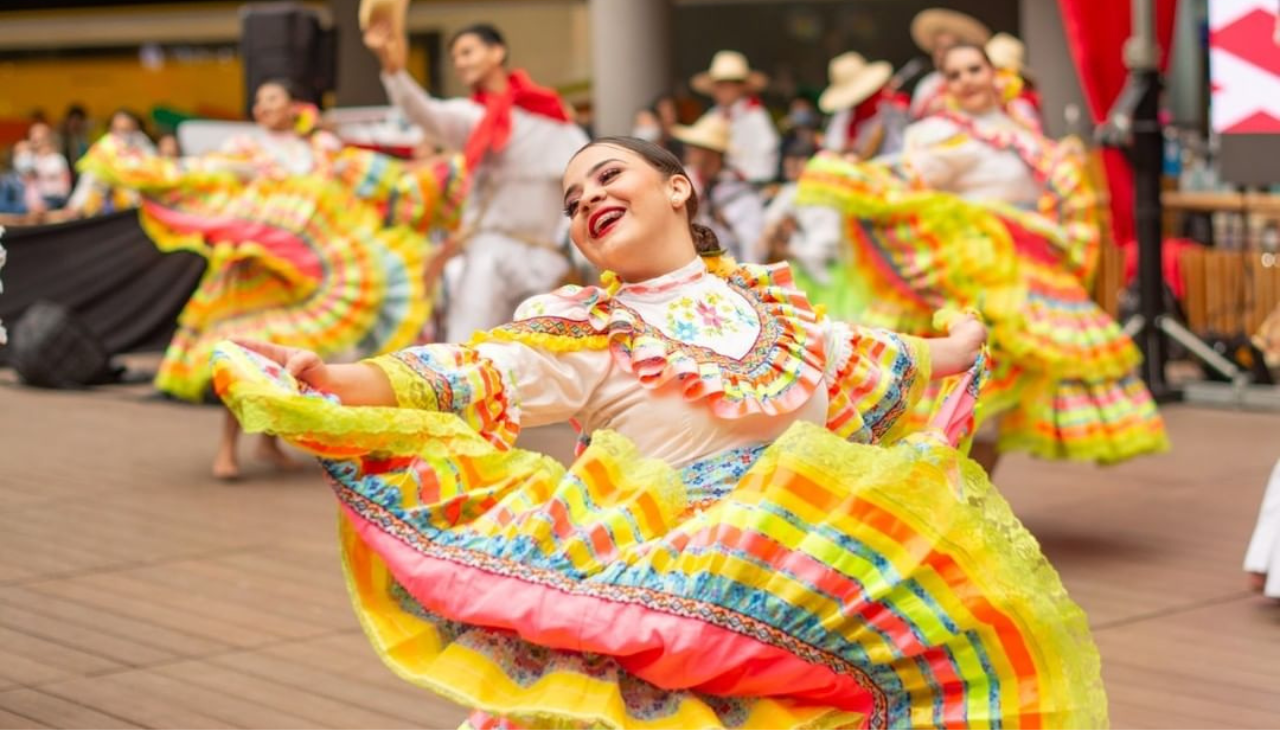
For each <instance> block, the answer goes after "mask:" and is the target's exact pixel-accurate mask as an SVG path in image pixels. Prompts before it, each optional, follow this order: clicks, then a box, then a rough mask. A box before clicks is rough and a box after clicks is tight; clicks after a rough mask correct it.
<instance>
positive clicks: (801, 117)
mask: <svg viewBox="0 0 1280 730" xmlns="http://www.w3.org/2000/svg"><path fill="white" fill-rule="evenodd" d="M789 118H790V119H791V126H793V127H816V126H818V115H817V114H814V113H813V112H812V111H811V110H809V109H797V110H796V111H793V112H791V115H790V117H789Z"/></svg>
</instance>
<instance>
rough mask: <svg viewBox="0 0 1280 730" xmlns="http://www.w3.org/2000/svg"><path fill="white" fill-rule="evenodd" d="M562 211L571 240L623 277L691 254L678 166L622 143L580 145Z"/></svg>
mask: <svg viewBox="0 0 1280 730" xmlns="http://www.w3.org/2000/svg"><path fill="white" fill-rule="evenodd" d="M564 191H565V195H564V201H565V214H566V215H567V216H569V221H570V234H571V235H572V237H573V243H574V245H576V246H577V247H578V250H579V251H581V252H582V255H583V256H585V257H586V259H587V260H588V261H590V262H591V263H592V264H593V265H594V266H596V267H597V268H599V269H602V270H608V271H613V272H616V273H617V274H618V275H619V276H620V277H621V278H622V279H623V280H624V281H643V280H645V279H650V278H653V277H655V276H661V275H663V274H666V273H669V272H670V271H673V270H674V269H675V268H678V267H679V266H681V265H683V264H684V263H687V262H688V261H690V260H691V259H692V257H693V255H694V250H693V239H692V236H691V234H690V232H689V218H688V213H687V212H686V209H685V208H686V205H687V204H688V202H689V199H690V196H691V195H693V186H692V184H691V183H690V182H689V179H688V178H687V177H685V176H684V175H683V174H672V175H670V176H668V175H667V174H666V173H664V172H662V171H659V170H658V169H655V168H654V167H653V166H651V165H650V164H649V163H648V162H647V161H646V160H645V159H644V158H643V157H641V156H640V155H638V154H636V153H635V152H632V151H631V150H628V149H625V148H623V147H617V146H614V145H610V144H597V145H591V146H589V147H586V148H584V149H583V150H582V151H581V152H579V153H578V154H577V156H576V157H574V158H573V160H571V161H570V162H569V167H568V169H566V170H565V173H564Z"/></svg>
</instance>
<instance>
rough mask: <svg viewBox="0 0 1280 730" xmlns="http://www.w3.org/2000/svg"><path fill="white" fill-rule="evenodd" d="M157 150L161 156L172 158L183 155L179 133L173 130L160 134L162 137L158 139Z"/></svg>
mask: <svg viewBox="0 0 1280 730" xmlns="http://www.w3.org/2000/svg"><path fill="white" fill-rule="evenodd" d="M156 152H157V153H158V154H159V155H160V156H161V157H168V158H169V159H171V160H176V159H178V158H179V157H181V156H182V147H181V146H180V145H179V144H178V135H176V134H174V133H173V132H165V133H164V134H162V135H160V139H158V140H156Z"/></svg>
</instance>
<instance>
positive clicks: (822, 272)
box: [764, 183, 849, 284]
mask: <svg viewBox="0 0 1280 730" xmlns="http://www.w3.org/2000/svg"><path fill="white" fill-rule="evenodd" d="M798 189H799V186H798V185H797V184H796V183H787V184H786V185H783V186H782V188H781V189H779V190H778V194H777V195H775V196H774V197H773V200H772V201H770V202H769V207H768V208H767V209H766V210H765V214H764V217H765V226H766V227H771V226H774V225H777V224H778V223H780V222H781V221H782V220H783V219H784V218H786V217H788V216H790V217H791V218H793V219H794V220H795V222H796V230H795V232H794V233H792V234H791V238H789V239H788V240H787V250H788V251H789V253H790V258H791V260H792V262H793V263H794V264H795V265H798V266H799V267H800V268H802V269H804V273H806V274H808V275H809V277H810V278H812V279H813V280H814V281H816V282H818V283H819V284H828V283H830V281H831V274H830V272H829V271H828V267H829V266H830V265H831V264H832V263H835V262H837V261H840V260H842V259H843V258H844V254H845V252H847V251H848V250H849V247H848V246H846V245H845V243H844V232H843V215H842V214H841V213H840V211H839V210H837V209H835V208H829V207H825V206H818V205H796V191H797V190H798Z"/></svg>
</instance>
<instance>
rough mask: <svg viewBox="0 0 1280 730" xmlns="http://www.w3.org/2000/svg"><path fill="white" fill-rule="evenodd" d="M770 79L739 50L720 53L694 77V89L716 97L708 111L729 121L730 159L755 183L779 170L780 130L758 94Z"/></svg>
mask: <svg viewBox="0 0 1280 730" xmlns="http://www.w3.org/2000/svg"><path fill="white" fill-rule="evenodd" d="M768 83H769V77H768V76H765V75H764V74H763V73H761V72H759V71H756V70H754V69H752V68H751V64H749V63H747V57H746V56H744V55H742V54H741V53H738V52H737V51H720V52H718V53H716V55H715V57H714V58H712V59H711V67H710V68H709V69H707V70H706V71H704V72H702V73H700V74H698V75H697V76H694V77H693V79H692V80H691V81H690V86H692V87H693V90H694V91H697V92H698V93H700V94H705V95H707V96H710V97H711V98H712V99H714V100H715V103H716V104H715V106H714V107H712V109H711V111H709V112H707V114H708V115H715V116H719V117H722V118H723V119H724V120H725V121H727V122H728V124H729V145H728V150H729V151H728V156H727V158H726V163H727V164H728V166H729V167H730V168H732V169H734V170H736V171H737V172H739V173H741V174H742V176H743V178H745V179H746V180H747V181H748V182H751V183H767V182H770V181H772V180H773V179H774V178H775V177H776V176H777V174H778V150H779V148H778V145H779V140H778V131H777V130H776V129H774V127H773V120H772V119H770V118H769V111H768V110H767V109H765V108H764V105H763V104H761V103H760V97H759V96H757V95H758V94H759V93H760V92H761V91H763V90H764V88H765V86H767V85H768ZM677 138H678V135H677Z"/></svg>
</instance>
